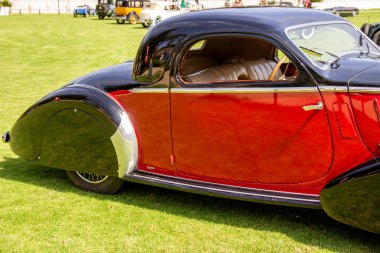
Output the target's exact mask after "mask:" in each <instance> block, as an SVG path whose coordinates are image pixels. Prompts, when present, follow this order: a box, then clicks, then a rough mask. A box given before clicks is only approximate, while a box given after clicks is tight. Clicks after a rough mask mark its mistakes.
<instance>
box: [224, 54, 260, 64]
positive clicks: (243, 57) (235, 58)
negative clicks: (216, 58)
mask: <svg viewBox="0 0 380 253" xmlns="http://www.w3.org/2000/svg"><path fill="white" fill-rule="evenodd" d="M258 60H265V59H264V58H260V57H255V56H248V55H234V56H229V57H227V58H225V59H224V60H223V64H230V63H241V62H245V61H258Z"/></svg>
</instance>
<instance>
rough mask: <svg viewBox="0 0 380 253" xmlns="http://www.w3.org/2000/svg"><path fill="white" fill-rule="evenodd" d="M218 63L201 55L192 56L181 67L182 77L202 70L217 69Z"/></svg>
mask: <svg viewBox="0 0 380 253" xmlns="http://www.w3.org/2000/svg"><path fill="white" fill-rule="evenodd" d="M218 65H219V64H218V61H217V60H216V59H214V58H211V57H208V56H203V55H192V56H189V57H187V58H186V59H185V61H184V63H183V65H182V75H184V76H187V75H190V74H193V73H195V72H199V71H201V70H204V69H210V68H215V67H217V66H218Z"/></svg>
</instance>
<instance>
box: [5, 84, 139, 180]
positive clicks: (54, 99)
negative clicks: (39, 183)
mask: <svg viewBox="0 0 380 253" xmlns="http://www.w3.org/2000/svg"><path fill="white" fill-rule="evenodd" d="M11 136H12V141H11V149H12V150H13V151H14V152H15V153H16V154H17V155H19V156H20V157H22V158H24V159H27V160H39V162H40V163H41V164H43V165H46V166H50V167H54V168H59V169H65V170H75V171H80V172H88V173H96V174H101V175H110V176H118V177H120V178H122V177H124V176H125V174H126V173H127V171H129V172H130V171H133V170H134V169H135V168H136V164H137V156H138V153H137V138H136V134H135V131H134V127H133V125H132V123H131V121H130V120H129V117H128V115H127V113H126V112H125V111H124V110H123V109H122V108H121V107H120V106H119V105H118V104H117V103H116V102H115V101H114V100H113V99H112V98H110V97H109V96H108V95H107V94H105V93H103V92H102V91H99V90H97V89H94V88H88V87H83V86H80V85H78V86H71V87H70V86H69V87H65V88H63V89H61V90H58V91H55V92H53V93H51V94H49V95H48V96H47V97H45V98H43V99H42V100H40V101H39V102H38V103H36V104H35V105H33V106H32V107H31V108H29V109H28V110H27V111H26V112H25V113H24V114H23V115H22V116H21V117H20V119H19V120H18V121H17V122H16V124H15V125H14V127H13V128H12V130H11Z"/></svg>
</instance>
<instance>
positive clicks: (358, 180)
mask: <svg viewBox="0 0 380 253" xmlns="http://www.w3.org/2000/svg"><path fill="white" fill-rule="evenodd" d="M294 17H297V18H294ZM379 73H380V49H379V48H378V47H377V45H376V44H375V43H374V42H373V41H371V40H370V39H368V38H367V37H366V36H365V35H364V34H363V33H362V32H361V31H360V30H359V29H357V28H355V26H353V25H352V24H351V23H349V22H347V21H345V20H344V19H342V18H340V17H338V16H336V15H332V14H329V13H326V12H324V11H317V10H311V9H304V8H281V7H269V8H268V7H265V8H260V7H258V8H225V9H214V10H205V11H199V12H193V13H186V14H183V15H178V16H175V17H172V18H168V19H166V20H163V21H162V22H160V23H158V24H157V25H155V26H154V27H153V28H152V29H150V31H149V32H148V33H147V34H146V36H145V37H144V39H143V40H142V42H141V45H140V47H139V49H138V52H137V55H136V58H135V60H134V61H128V62H124V63H121V64H118V65H115V66H111V67H108V68H105V69H102V70H99V71H96V72H94V73H90V74H88V75H85V76H83V77H80V78H78V79H76V80H74V81H71V82H69V83H68V84H67V85H65V86H64V87H62V88H61V89H58V90H56V91H53V92H52V93H50V94H48V95H47V96H45V97H44V98H42V99H41V100H39V101H37V102H36V103H35V104H34V105H32V106H31V107H30V108H29V109H28V110H26V111H25V113H23V114H22V115H21V117H20V118H19V119H18V120H17V122H16V123H15V124H14V126H13V127H12V129H11V130H10V132H7V133H5V134H4V136H3V139H4V140H5V141H6V142H9V143H10V148H11V149H12V150H13V152H14V153H15V154H17V155H18V156H20V157H22V158H23V159H26V160H30V161H34V162H35V163H37V164H41V165H44V166H49V167H51V168H57V169H62V170H65V171H66V173H67V175H68V177H69V179H70V180H71V181H72V182H73V184H74V185H76V186H78V187H80V188H82V189H84V190H87V191H94V192H99V193H115V192H117V191H119V190H121V189H122V185H123V183H124V182H137V183H142V184H149V185H154V186H158V187H167V188H170V189H176V190H182V191H187V192H194V193H200V194H207V195H212V196H218V197H225V198H232V199H238V200H245V201H253V202H260V203H268V204H277V205H288V206H296V207H305V208H315V209H321V210H324V211H325V212H326V213H327V214H328V215H330V216H331V217H332V218H334V219H336V220H338V221H340V222H343V223H346V224H349V225H352V226H355V227H359V228H361V229H365V230H368V231H372V232H375V233H380V208H379V203H380V188H379V185H380V75H379ZM15 169H16V168H15Z"/></svg>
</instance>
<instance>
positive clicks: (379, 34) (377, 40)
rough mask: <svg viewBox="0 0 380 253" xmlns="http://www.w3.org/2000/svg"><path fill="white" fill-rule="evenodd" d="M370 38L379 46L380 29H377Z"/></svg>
mask: <svg viewBox="0 0 380 253" xmlns="http://www.w3.org/2000/svg"><path fill="white" fill-rule="evenodd" d="M372 40H373V41H374V42H375V43H376V44H377V45H378V46H380V31H377V32H376V33H375V34H374V35H373V37H372Z"/></svg>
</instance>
